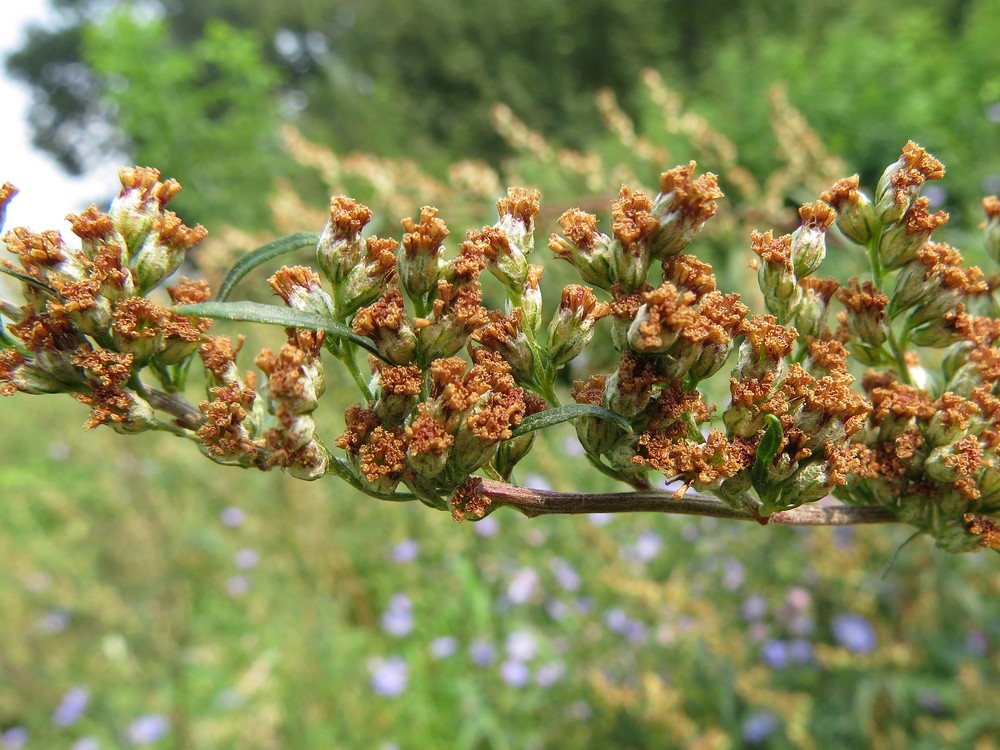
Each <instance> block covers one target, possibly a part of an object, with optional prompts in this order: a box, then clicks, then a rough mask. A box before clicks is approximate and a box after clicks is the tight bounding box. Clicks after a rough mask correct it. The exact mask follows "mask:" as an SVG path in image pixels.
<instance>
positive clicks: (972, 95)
mask: <svg viewBox="0 0 1000 750" xmlns="http://www.w3.org/2000/svg"><path fill="white" fill-rule="evenodd" d="M998 24H1000V6H998V5H997V3H996V2H994V0H974V1H973V2H969V3H962V4H956V5H954V6H953V7H949V4H944V3H936V4H933V5H919V6H908V7H907V8H906V10H905V12H901V10H900V8H899V7H898V6H896V5H892V4H884V5H881V4H880V5H873V4H871V3H864V2H852V3H847V4H844V3H837V4H836V5H829V6H828V7H827V6H826V5H825V4H823V3H809V4H807V5H805V6H802V7H801V8H800V10H799V11H798V13H797V15H796V22H795V26H796V30H795V33H794V34H791V35H786V34H774V33H770V32H769V31H768V30H766V29H764V28H757V29H751V30H750V31H749V33H745V34H742V35H736V36H733V37H730V38H728V39H727V40H726V41H725V42H724V43H723V44H721V45H719V46H718V47H716V48H714V49H712V50H709V49H707V48H706V49H704V50H703V51H702V55H703V58H702V59H703V62H704V65H705V68H704V72H703V73H701V74H700V75H698V76H696V78H695V80H694V81H693V84H694V85H693V87H692V88H691V90H690V92H691V94H692V96H693V98H694V100H695V101H696V102H697V106H698V109H699V110H700V111H702V112H704V113H705V114H706V115H707V116H708V118H709V120H710V121H711V122H713V123H717V124H722V123H734V124H737V125H736V126H735V127H731V128H724V130H725V132H726V133H727V135H730V137H731V138H732V139H733V140H734V141H735V142H736V144H737V146H738V147H739V149H740V153H741V154H742V155H743V156H744V157H745V158H746V160H747V161H748V163H749V164H750V165H751V167H752V169H753V171H754V173H755V174H757V175H758V176H760V175H766V174H767V170H768V169H769V166H770V164H771V163H773V158H774V157H773V150H774V141H773V139H772V137H771V134H770V133H769V128H768V126H767V116H766V112H767V96H766V93H767V91H768V89H769V88H770V87H771V86H773V85H775V84H778V83H781V84H784V85H785V86H787V90H788V96H789V99H790V100H791V102H792V103H793V104H794V105H795V106H796V107H797V108H799V109H800V110H801V111H802V112H803V114H804V115H805V116H806V117H807V119H808V120H809V122H810V123H811V124H812V125H813V126H814V127H815V128H816V130H817V131H818V133H819V135H820V137H821V139H822V140H823V141H824V143H825V144H826V146H827V147H828V149H829V150H830V151H831V152H833V153H835V154H839V155H842V156H843V157H845V158H846V159H847V161H848V164H849V168H850V169H853V170H857V171H859V172H860V173H861V175H862V179H863V180H866V181H868V182H874V180H875V179H876V178H877V177H878V175H879V174H880V173H881V169H882V166H881V164H880V159H879V154H884V153H886V152H887V151H891V150H892V148H893V144H896V143H899V142H901V141H902V140H905V139H906V138H912V139H914V140H916V141H917V142H919V143H921V144H922V145H924V146H925V147H927V148H928V149H930V150H931V151H933V152H934V153H936V154H938V156H939V157H940V158H941V159H942V160H943V161H945V162H946V163H947V164H948V166H949V169H951V170H952V173H953V174H961V175H963V177H962V179H961V180H948V181H947V183H946V185H945V189H946V191H947V194H948V198H947V200H946V205H947V208H948V209H949V210H954V211H957V212H958V213H957V215H956V216H954V217H953V219H954V220H957V221H960V222H961V221H966V222H968V223H972V222H973V221H977V220H978V218H977V217H978V213H979V207H978V203H979V199H980V198H981V197H982V195H983V194H984V193H989V192H993V191H995V189H996V188H995V186H994V187H990V185H989V184H987V182H986V180H987V178H988V177H989V175H990V172H989V170H990V169H991V168H993V169H994V170H995V167H994V165H992V164H991V162H990V160H989V159H984V158H983V156H984V155H985V154H990V153H995V152H996V151H997V149H998V148H1000V127H998V126H997V123H996V122H991V121H990V120H989V119H988V118H987V110H988V109H989V108H990V107H991V106H994V105H995V104H996V102H997V101H1000V72H998V71H1000V47H998V46H997V45H996V34H995V30H996V28H997V26H998ZM991 179H993V180H994V181H995V180H996V174H995V171H994V173H993V177H992V178H991Z"/></svg>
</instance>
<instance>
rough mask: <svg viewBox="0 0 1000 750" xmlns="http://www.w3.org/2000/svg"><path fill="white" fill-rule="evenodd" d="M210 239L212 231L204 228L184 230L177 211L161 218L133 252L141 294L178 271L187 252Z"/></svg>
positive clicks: (154, 222)
mask: <svg viewBox="0 0 1000 750" xmlns="http://www.w3.org/2000/svg"><path fill="white" fill-rule="evenodd" d="M207 235H208V230H206V229H205V227H203V226H201V225H200V224H199V225H198V226H196V227H193V228H192V227H187V226H184V224H183V222H181V220H180V218H178V216H177V214H175V213H174V212H173V211H164V212H163V214H162V215H161V216H157V217H156V219H155V220H154V221H153V222H152V224H151V225H150V230H149V232H148V234H146V238H145V240H144V241H143V243H142V245H141V246H139V248H138V249H136V250H135V251H134V252H133V259H132V264H133V267H134V268H135V281H136V285H137V286H138V288H139V293H140V294H145V293H146V292H148V291H149V290H150V289H153V288H155V287H156V286H157V285H159V283H160V282H161V281H163V280H164V279H166V278H167V277H168V276H170V274H172V273H173V272H174V271H176V270H177V268H178V267H179V266H180V264H181V263H182V262H183V261H184V258H185V256H186V255H187V251H188V250H190V249H191V248H192V247H194V246H195V245H197V244H198V243H199V242H201V241H202V240H203V239H205V237H206V236H207Z"/></svg>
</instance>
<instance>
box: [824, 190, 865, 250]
mask: <svg viewBox="0 0 1000 750" xmlns="http://www.w3.org/2000/svg"><path fill="white" fill-rule="evenodd" d="M858 182H859V179H858V175H853V176H851V177H846V178H844V179H843V180H839V181H838V182H836V183H835V184H834V185H833V187H831V188H830V189H829V190H827V191H826V192H824V193H823V194H822V195H820V200H822V201H824V202H826V203H829V204H830V205H831V206H833V208H834V210H835V211H836V212H837V227H838V228H839V229H840V231H841V232H843V233H844V236H845V237H847V239H849V240H851V241H852V242H856V243H858V244H859V245H864V244H866V243H867V242H868V241H869V240H870V239H871V238H872V237H874V236H875V234H876V233H877V231H878V221H877V220H876V219H875V206H874V205H873V204H872V201H871V198H869V197H868V196H867V195H865V194H864V193H863V192H861V191H860V190H858Z"/></svg>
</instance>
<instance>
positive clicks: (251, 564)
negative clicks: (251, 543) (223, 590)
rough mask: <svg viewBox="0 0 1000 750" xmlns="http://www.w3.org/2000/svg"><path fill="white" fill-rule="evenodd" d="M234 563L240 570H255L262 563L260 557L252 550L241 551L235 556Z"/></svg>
mask: <svg viewBox="0 0 1000 750" xmlns="http://www.w3.org/2000/svg"><path fill="white" fill-rule="evenodd" d="M233 562H235V563H236V567H237V568H239V569H240V570H253V569H254V568H256V567H257V563H259V562H260V555H259V554H257V552H256V551H255V550H252V549H241V550H240V551H239V552H237V553H236V554H235V555H234V556H233Z"/></svg>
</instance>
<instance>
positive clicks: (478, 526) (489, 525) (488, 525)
mask: <svg viewBox="0 0 1000 750" xmlns="http://www.w3.org/2000/svg"><path fill="white" fill-rule="evenodd" d="M472 528H473V529H474V530H475V532H476V533H477V534H479V536H484V537H491V536H496V535H497V534H498V533H499V532H500V522H499V521H498V520H497V519H495V518H494V517H493V516H486V518H484V519H483V520H482V521H476V522H475V523H474V524H472Z"/></svg>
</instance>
